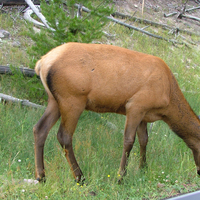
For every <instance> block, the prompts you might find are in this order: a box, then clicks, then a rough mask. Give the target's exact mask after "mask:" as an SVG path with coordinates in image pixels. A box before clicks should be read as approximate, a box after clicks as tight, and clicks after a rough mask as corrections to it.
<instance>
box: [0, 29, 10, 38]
mask: <svg viewBox="0 0 200 200" xmlns="http://www.w3.org/2000/svg"><path fill="white" fill-rule="evenodd" d="M9 37H10V33H9V32H8V31H6V30H3V29H1V30H0V38H9Z"/></svg>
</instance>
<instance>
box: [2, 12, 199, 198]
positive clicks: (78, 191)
mask: <svg viewBox="0 0 200 200" xmlns="http://www.w3.org/2000/svg"><path fill="white" fill-rule="evenodd" d="M15 17H17V16H15ZM18 17H19V16H18ZM0 21H1V22H4V23H2V24H1V25H2V28H4V29H7V30H8V31H11V32H12V33H13V34H14V35H15V36H18V37H19V38H20V40H21V41H23V40H25V41H26V40H28V38H26V37H25V36H24V35H23V34H22V32H23V31H24V29H25V27H23V26H22V27H21V26H20V27H19V31H18V32H17V31H14V30H13V27H15V26H16V25H17V22H16V21H14V22H13V19H12V18H9V16H7V15H2V14H1V15H0ZM106 29H107V30H106V31H108V32H110V33H111V34H116V36H115V37H114V38H112V39H109V40H108V39H107V38H106V37H104V38H103V39H102V41H101V42H102V43H107V44H113V45H118V46H122V47H125V48H129V49H134V50H137V51H141V52H144V53H149V54H152V55H156V56H158V57H161V58H162V59H163V60H165V62H166V63H167V64H168V65H169V66H170V68H171V69H172V71H173V73H174V74H175V76H176V78H177V80H178V82H179V85H180V88H181V89H182V91H183V93H184V95H185V97H186V98H187V100H188V102H189V103H190V105H191V107H192V108H193V109H194V111H195V112H196V113H197V114H199V113H200V108H199V103H198V102H199V101H200V93H199V85H200V76H199V74H200V66H199V63H200V57H199V50H198V46H197V47H196V46H194V47H193V48H188V47H186V46H184V45H182V46H174V45H172V44H171V43H167V42H165V41H162V40H157V39H154V38H150V37H148V36H145V35H142V34H141V33H138V32H135V31H130V30H128V29H126V28H124V27H121V26H119V25H116V24H115V25H114V24H112V23H111V24H110V25H109V26H108V27H107V28H106ZM158 31H159V30H158ZM159 33H161V34H163V36H167V33H166V32H164V31H160V32H159ZM191 39H192V40H193V41H195V42H197V41H198V40H199V38H196V37H192V38H191ZM10 42H11V41H10V40H8V41H4V42H3V43H0V55H3V57H4V58H3V60H2V62H3V63H1V64H2V65H3V64H7V63H10V64H12V65H13V66H14V65H15V66H20V65H25V66H26V63H28V59H27V54H26V49H27V48H28V44H27V43H22V46H21V47H20V48H18V49H16V47H12V45H11V46H10ZM3 44H4V45H3ZM7 47H8V48H7ZM5 50H6V53H5V54H4V51H5ZM2 52H3V53H2ZM20 52H21V53H20ZM8 54H9V56H8ZM15 55H16V56H15ZM21 55H23V56H21ZM24 58H25V59H24ZM191 77H192V78H191ZM0 90H1V92H2V93H5V94H10V95H13V96H15V97H18V98H22V99H23V98H25V99H29V100H31V101H33V102H36V103H40V104H46V100H47V96H46V94H45V91H44V89H43V87H42V85H41V83H40V82H39V81H38V79H37V78H26V77H23V76H21V75H20V74H15V75H14V76H8V75H0ZM0 114H1V117H0V127H1V131H0V151H1V154H0V160H1V163H0V174H1V175H0V198H1V199H67V198H68V199H120V200H121V199H134V200H135V199H136V200H137V199H138V200H140V199H142V200H147V199H151V200H152V199H164V198H167V197H169V196H173V195H177V194H180V193H186V192H189V191H195V190H197V189H198V188H199V187H200V183H199V178H198V177H197V175H196V167H195V163H194V160H193V156H192V153H191V151H190V149H189V148H188V147H187V146H186V145H185V143H184V142H183V141H182V140H181V139H180V138H178V137H177V136H176V135H175V134H174V133H173V132H172V131H171V130H170V129H169V127H168V126H167V125H166V124H164V123H163V122H160V121H159V122H155V123H154V124H153V128H152V130H151V133H150V134H149V144H148V147H147V162H148V168H147V169H145V170H143V171H140V170H139V143H138V140H137V139H136V142H135V144H134V147H133V149H132V151H131V155H130V162H129V166H128V173H127V176H126V177H125V179H124V183H123V184H122V185H117V184H116V182H117V178H118V177H117V172H118V168H119V163H120V159H121V154H122V148H123V146H122V145H123V129H124V123H125V117H124V116H121V115H116V114H95V113H92V112H86V111H85V112H84V113H83V114H82V116H81V118H80V120H79V123H78V126H77V129H76V132H75V134H74V140H73V146H74V151H75V155H76V157H77V160H78V162H79V164H80V167H81V169H82V171H83V173H84V175H85V177H86V184H87V185H83V186H80V185H77V184H76V183H75V182H74V179H73V177H72V173H71V171H70V168H69V165H68V163H67V161H66V159H65V157H64V153H63V151H62V149H61V147H60V145H59V143H58V141H57V139H56V133H57V130H58V126H59V122H58V123H57V124H56V125H55V126H54V127H53V129H52V130H51V132H50V134H49V136H48V138H47V141H46V144H45V155H44V159H45V168H46V175H47V181H46V183H45V184H37V185H34V184H28V183H25V182H24V181H23V180H24V179H34V138H33V133H32V127H33V125H34V124H35V123H37V121H38V120H39V118H40V117H41V115H42V114H43V110H36V109H31V108H26V107H21V106H20V105H12V104H0ZM94 195H95V196H94Z"/></svg>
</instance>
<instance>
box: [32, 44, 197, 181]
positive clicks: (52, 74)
mask: <svg viewBox="0 0 200 200" xmlns="http://www.w3.org/2000/svg"><path fill="white" fill-rule="evenodd" d="M35 71H36V73H37V74H38V75H39V76H40V78H41V81H42V83H43V85H44V88H45V90H46V92H47V94H48V105H47V108H46V110H45V112H44V114H43V116H42V117H41V119H40V120H39V121H38V123H37V124H36V125H35V126H34V128H33V132H34V140H35V170H36V173H35V175H36V179H37V180H38V181H41V180H44V178H45V171H44V161H43V151H44V143H45V140H46V138H47V135H48V133H49V131H50V129H51V128H52V126H53V125H54V124H55V123H56V121H57V120H58V119H59V118H60V117H61V124H60V127H59V130H58V133H57V139H58V141H59V143H60V144H61V146H62V147H63V149H64V151H65V156H66V158H67V160H68V163H69V165H70V167H71V170H72V172H73V175H74V178H75V180H76V181H77V182H81V181H82V180H83V179H84V177H83V173H82V171H81V169H80V167H79V165H78V163H77V161H76V158H75V155H74V152H73V147H72V137H73V133H74V131H75V128H76V125H77V122H78V119H79V117H80V115H81V113H82V112H83V111H84V110H85V109H86V110H90V111H94V112H101V113H104V112H113V113H118V114H122V115H126V123H125V131H124V142H123V152H122V158H121V163H120V169H119V174H120V178H119V182H120V181H121V180H122V178H123V175H125V174H126V170H127V164H128V157H129V154H130V151H131V149H132V147H133V144H134V141H135V136H136V133H137V136H138V140H139V144H140V167H141V168H142V167H144V166H145V165H146V146H147V142H148V132H147V123H148V122H154V121H156V120H163V121H164V122H166V123H167V124H168V125H169V127H170V128H171V129H172V130H173V131H174V132H175V133H176V134H177V135H178V136H179V137H181V138H182V139H183V140H184V142H185V143H186V144H187V146H188V147H189V148H190V149H191V150H192V152H193V156H194V160H195V164H196V167H197V173H198V174H199V175H200V121H199V119H198V117H197V115H196V114H195V113H194V112H193V110H192V109H191V107H190V105H189V103H188V102H187V101H186V99H185V97H184V96H183V93H182V92H181V90H180V88H179V86H178V83H177V81H176V79H175V77H174V75H173V73H172V72H171V70H170V69H169V67H168V66H167V64H166V63H165V62H164V61H163V60H162V59H160V58H158V57H156V56H152V55H148V54H144V53H139V52H136V51H132V50H128V49H125V48H120V47H117V46H112V45H104V44H82V43H66V44H63V45H61V46H59V47H56V48H54V49H53V50H51V51H50V52H49V53H47V54H46V55H45V56H43V57H42V58H41V59H40V60H39V61H38V62H37V64H36V67H35Z"/></svg>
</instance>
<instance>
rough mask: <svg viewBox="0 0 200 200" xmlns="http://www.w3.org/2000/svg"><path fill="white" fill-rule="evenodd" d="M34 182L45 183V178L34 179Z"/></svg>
mask: <svg viewBox="0 0 200 200" xmlns="http://www.w3.org/2000/svg"><path fill="white" fill-rule="evenodd" d="M36 180H37V181H39V182H40V183H45V182H46V178H45V177H42V178H40V177H38V178H36Z"/></svg>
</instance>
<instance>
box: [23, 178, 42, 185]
mask: <svg viewBox="0 0 200 200" xmlns="http://www.w3.org/2000/svg"><path fill="white" fill-rule="evenodd" d="M24 182H26V183H29V184H34V185H35V184H38V183H39V181H37V180H33V179H24Z"/></svg>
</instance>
